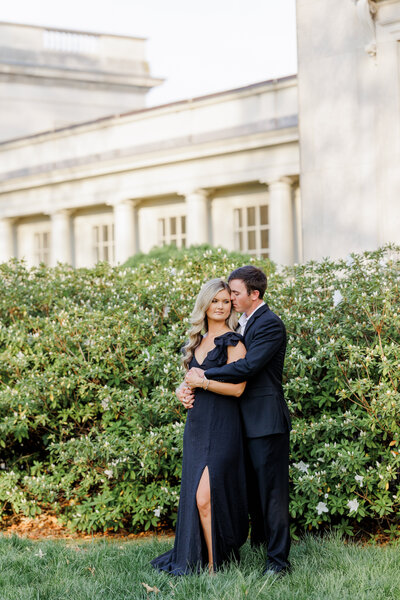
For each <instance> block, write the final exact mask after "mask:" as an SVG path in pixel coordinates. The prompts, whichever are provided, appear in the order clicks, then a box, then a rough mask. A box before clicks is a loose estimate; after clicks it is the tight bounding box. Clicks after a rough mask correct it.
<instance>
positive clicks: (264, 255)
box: [261, 252, 269, 258]
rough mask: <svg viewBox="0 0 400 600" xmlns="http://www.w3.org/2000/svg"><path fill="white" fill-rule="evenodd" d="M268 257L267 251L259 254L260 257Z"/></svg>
mask: <svg viewBox="0 0 400 600" xmlns="http://www.w3.org/2000/svg"><path fill="white" fill-rule="evenodd" d="M268 257H269V253H268V252H263V253H262V254H261V258H268Z"/></svg>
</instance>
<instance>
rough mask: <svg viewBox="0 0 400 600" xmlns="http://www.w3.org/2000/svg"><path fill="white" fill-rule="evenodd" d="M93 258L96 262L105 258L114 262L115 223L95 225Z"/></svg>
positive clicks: (111, 262)
mask: <svg viewBox="0 0 400 600" xmlns="http://www.w3.org/2000/svg"><path fill="white" fill-rule="evenodd" d="M93 260H94V262H95V263H97V262H99V261H100V260H105V261H107V262H109V263H110V264H114V262H115V245H114V225H96V226H95V227H93Z"/></svg>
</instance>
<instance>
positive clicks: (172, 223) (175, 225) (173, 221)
mask: <svg viewBox="0 0 400 600" xmlns="http://www.w3.org/2000/svg"><path fill="white" fill-rule="evenodd" d="M158 243H159V244H160V246H166V245H167V244H173V245H174V246H178V248H185V246H186V217H167V218H165V219H158Z"/></svg>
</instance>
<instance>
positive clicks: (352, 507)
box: [347, 498, 360, 513]
mask: <svg viewBox="0 0 400 600" xmlns="http://www.w3.org/2000/svg"><path fill="white" fill-rule="evenodd" d="M347 506H348V507H349V510H350V512H351V513H352V512H357V510H358V507H359V506H360V505H359V503H358V500H357V498H354V500H349V501H348V503H347Z"/></svg>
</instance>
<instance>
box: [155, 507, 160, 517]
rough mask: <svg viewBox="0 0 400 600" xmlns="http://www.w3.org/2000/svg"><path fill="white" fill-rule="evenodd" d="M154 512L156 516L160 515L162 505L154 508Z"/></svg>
mask: <svg viewBox="0 0 400 600" xmlns="http://www.w3.org/2000/svg"><path fill="white" fill-rule="evenodd" d="M153 513H154V514H155V516H156V517H159V516H160V515H161V508H160V507H158V508H155V509H154V510H153Z"/></svg>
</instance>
